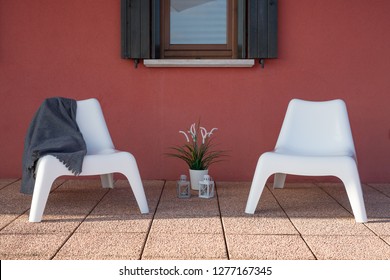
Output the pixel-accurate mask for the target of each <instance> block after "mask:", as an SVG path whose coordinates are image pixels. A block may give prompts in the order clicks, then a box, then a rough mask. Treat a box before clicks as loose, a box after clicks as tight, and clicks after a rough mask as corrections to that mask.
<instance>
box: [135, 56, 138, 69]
mask: <svg viewBox="0 0 390 280" xmlns="http://www.w3.org/2000/svg"><path fill="white" fill-rule="evenodd" d="M138 63H139V59H138V58H136V59H134V68H138Z"/></svg>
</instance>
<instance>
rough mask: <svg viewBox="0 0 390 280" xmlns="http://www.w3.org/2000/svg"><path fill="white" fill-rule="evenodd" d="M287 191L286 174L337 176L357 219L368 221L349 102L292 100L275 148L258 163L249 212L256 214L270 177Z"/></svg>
mask: <svg viewBox="0 0 390 280" xmlns="http://www.w3.org/2000/svg"><path fill="white" fill-rule="evenodd" d="M272 174H275V177H274V184H273V187H274V188H283V186H284V182H285V179H286V174H294V175H304V176H336V177H338V178H340V179H341V181H342V182H343V183H344V186H345V188H346V191H347V195H348V198H349V201H350V204H351V207H352V211H353V214H354V216H355V220H356V222H358V223H364V222H367V215H366V209H365V206H364V200H363V194H362V188H361V185H360V179H359V173H358V170H357V161H356V152H355V147H354V143H353V138H352V133H351V128H350V124H349V119H348V113H347V108H346V106H345V103H344V101H342V100H332V101H324V102H312V101H304V100H298V99H293V100H291V101H290V103H289V106H288V109H287V112H286V116H285V118H284V122H283V125H282V128H281V131H280V134H279V138H278V141H277V143H276V147H275V149H274V151H272V152H266V153H264V154H262V155H261V156H260V158H259V160H258V163H257V167H256V171H255V174H254V177H253V181H252V186H251V189H250V192H249V197H248V201H247V205H246V209H245V212H246V213H248V214H253V213H254V212H255V209H256V206H257V204H258V202H259V199H260V196H261V193H262V192H263V189H264V185H265V183H266V181H267V179H268V177H269V176H271V175H272Z"/></svg>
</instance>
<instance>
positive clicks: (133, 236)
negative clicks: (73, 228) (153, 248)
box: [54, 232, 146, 260]
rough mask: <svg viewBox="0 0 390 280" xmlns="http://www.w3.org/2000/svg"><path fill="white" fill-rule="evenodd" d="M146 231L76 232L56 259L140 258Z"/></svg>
mask: <svg viewBox="0 0 390 280" xmlns="http://www.w3.org/2000/svg"><path fill="white" fill-rule="evenodd" d="M145 237H146V236H145V234H144V233H124V232H118V233H102V232H89V233H84V232H80V233H79V232H76V233H74V234H73V235H72V236H71V238H69V240H68V241H67V242H66V243H65V245H64V246H63V247H62V248H61V250H60V251H59V252H58V254H57V255H56V256H55V258H54V259H95V260H100V259H124V258H125V259H129V260H130V259H132V260H134V259H139V258H140V256H141V251H142V248H143V244H144V240H145Z"/></svg>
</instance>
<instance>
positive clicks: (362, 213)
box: [340, 164, 367, 223]
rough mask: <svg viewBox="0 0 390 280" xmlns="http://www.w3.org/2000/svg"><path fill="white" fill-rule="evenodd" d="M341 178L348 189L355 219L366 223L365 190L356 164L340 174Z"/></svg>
mask: <svg viewBox="0 0 390 280" xmlns="http://www.w3.org/2000/svg"><path fill="white" fill-rule="evenodd" d="M340 179H341V180H342V181H343V183H344V186H345V189H346V191H347V195H348V199H349V203H350V204H351V208H352V212H353V215H354V216H355V221H356V222H357V223H366V222H367V213H366V207H365V205H364V199H363V192H362V187H361V184H360V179H359V173H358V171H357V167H356V165H355V164H353V166H350V168H349V172H348V173H347V174H345V175H343V176H340Z"/></svg>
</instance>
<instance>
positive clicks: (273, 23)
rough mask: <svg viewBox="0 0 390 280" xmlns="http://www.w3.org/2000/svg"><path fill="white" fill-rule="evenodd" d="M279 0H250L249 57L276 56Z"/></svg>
mask: <svg viewBox="0 0 390 280" xmlns="http://www.w3.org/2000/svg"><path fill="white" fill-rule="evenodd" d="M277 23H278V1H277V0H248V58H276V57H277V55H278V49H277V30H278V24H277Z"/></svg>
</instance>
